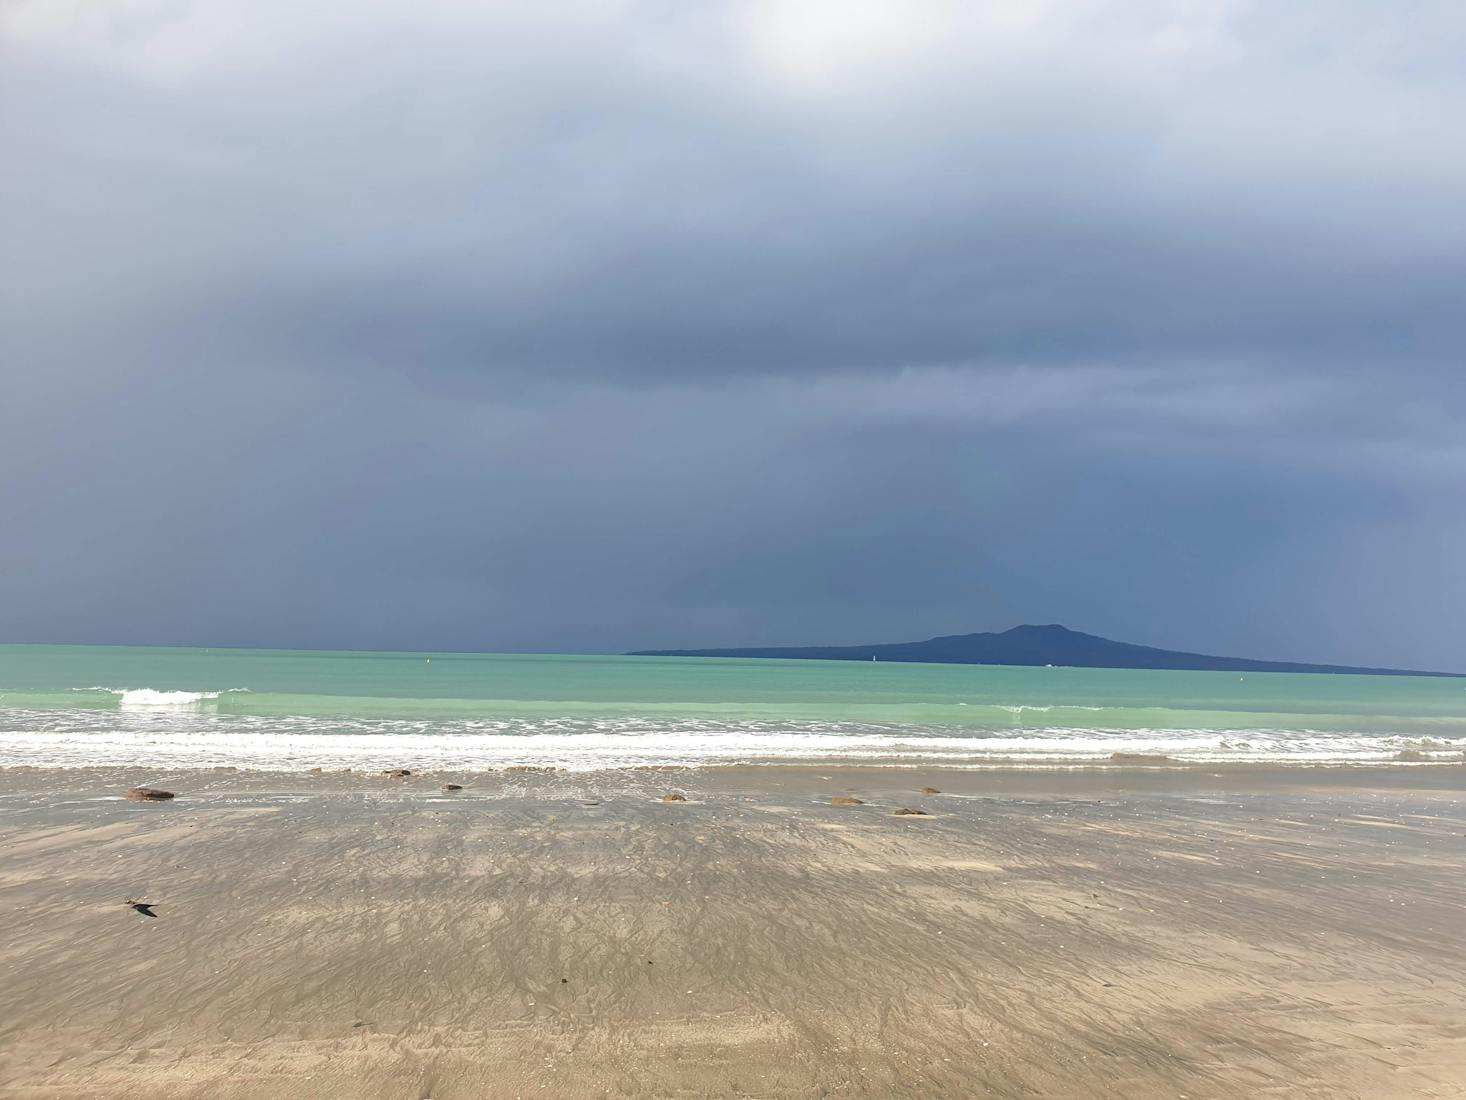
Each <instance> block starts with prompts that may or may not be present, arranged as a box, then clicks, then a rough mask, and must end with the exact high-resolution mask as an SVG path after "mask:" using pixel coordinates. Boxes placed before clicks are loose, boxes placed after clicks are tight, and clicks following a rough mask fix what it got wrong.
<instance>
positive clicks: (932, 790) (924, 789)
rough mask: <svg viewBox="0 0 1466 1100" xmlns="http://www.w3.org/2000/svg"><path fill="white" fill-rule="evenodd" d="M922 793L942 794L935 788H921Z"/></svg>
mask: <svg viewBox="0 0 1466 1100" xmlns="http://www.w3.org/2000/svg"><path fill="white" fill-rule="evenodd" d="M921 793H922V794H941V793H942V792H941V791H939V790H937V789H936V788H935V787H923V788H921Z"/></svg>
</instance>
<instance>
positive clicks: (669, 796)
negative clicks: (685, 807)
mask: <svg viewBox="0 0 1466 1100" xmlns="http://www.w3.org/2000/svg"><path fill="white" fill-rule="evenodd" d="M662 801H663V802H686V801H687V796H686V795H683V794H678V793H677V792H676V791H668V792H667V793H666V794H664V795H662Z"/></svg>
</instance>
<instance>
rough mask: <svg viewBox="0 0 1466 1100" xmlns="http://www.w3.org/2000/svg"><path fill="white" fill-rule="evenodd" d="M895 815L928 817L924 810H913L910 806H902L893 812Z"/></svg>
mask: <svg viewBox="0 0 1466 1100" xmlns="http://www.w3.org/2000/svg"><path fill="white" fill-rule="evenodd" d="M895 816H896V817H930V816H931V815H930V814H928V813H927V812H926V811H925V810H913V809H912V808H911V807H910V806H902V807H901V808H900V809H899V810H897V811H896V813H895Z"/></svg>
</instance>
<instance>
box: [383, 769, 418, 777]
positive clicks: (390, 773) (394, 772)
mask: <svg viewBox="0 0 1466 1100" xmlns="http://www.w3.org/2000/svg"><path fill="white" fill-rule="evenodd" d="M382 774H383V775H385V776H386V777H387V778H388V779H405V778H406V777H407V776H409V775H411V774H412V772H411V771H409V770H408V769H407V768H387V769H386V770H384V771H383V772H382Z"/></svg>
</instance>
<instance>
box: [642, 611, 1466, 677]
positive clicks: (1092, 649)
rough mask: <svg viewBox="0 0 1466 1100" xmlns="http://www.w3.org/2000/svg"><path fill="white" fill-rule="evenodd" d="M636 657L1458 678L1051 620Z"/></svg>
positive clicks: (657, 652) (669, 651) (646, 653)
mask: <svg viewBox="0 0 1466 1100" xmlns="http://www.w3.org/2000/svg"><path fill="white" fill-rule="evenodd" d="M631 656H633V657H772V658H782V659H794V660H808V661H870V660H876V661H914V662H922V663H927V664H947V665H1067V666H1070V667H1074V668H1148V669H1177V670H1189V671H1198V672H1326V673H1334V674H1346V675H1356V676H1461V675H1466V674H1463V673H1457V672H1421V671H1418V670H1414V669H1402V668H1357V667H1354V666H1352V665H1311V664H1301V663H1298V662H1295V661H1256V660H1252V659H1250V658H1247V657H1212V656H1208V655H1207V654H1204V653H1182V652H1179V651H1176V650H1170V649H1156V648H1155V647H1153V646H1146V645H1132V644H1131V643H1129V642H1116V641H1111V640H1110V639H1109V638H1101V637H1099V636H1098V635H1095V634H1085V633H1083V632H1081V631H1078V630H1070V629H1069V628H1068V627H1065V626H1060V625H1058V624H1057V623H1052V624H1050V625H1048V626H1015V627H1013V629H1012V630H1005V631H1003V632H1002V633H1000V634H949V635H947V636H945V637H941V638H928V639H927V640H926V641H924V642H888V643H884V644H880V645H823V646H770V647H761V648H754V649H647V650H639V651H637V652H635V653H632V654H631Z"/></svg>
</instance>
